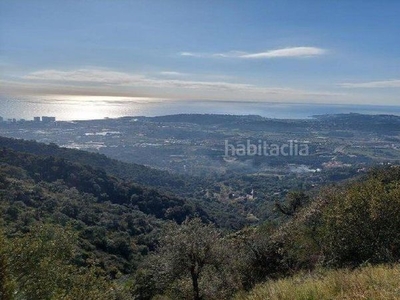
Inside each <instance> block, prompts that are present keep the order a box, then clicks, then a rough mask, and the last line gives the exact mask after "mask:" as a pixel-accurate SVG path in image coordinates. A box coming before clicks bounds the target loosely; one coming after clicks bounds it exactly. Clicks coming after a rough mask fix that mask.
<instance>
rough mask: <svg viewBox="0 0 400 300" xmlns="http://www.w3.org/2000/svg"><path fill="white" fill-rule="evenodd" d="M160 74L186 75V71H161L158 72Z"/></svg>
mask: <svg viewBox="0 0 400 300" xmlns="http://www.w3.org/2000/svg"><path fill="white" fill-rule="evenodd" d="M159 74H160V75H163V76H178V77H179V76H186V75H187V74H186V73H181V72H175V71H163V72H160V73H159Z"/></svg>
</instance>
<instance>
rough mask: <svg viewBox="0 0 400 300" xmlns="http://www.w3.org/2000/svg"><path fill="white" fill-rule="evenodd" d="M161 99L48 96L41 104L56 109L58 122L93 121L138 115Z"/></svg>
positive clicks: (42, 98)
mask: <svg viewBox="0 0 400 300" xmlns="http://www.w3.org/2000/svg"><path fill="white" fill-rule="evenodd" d="M160 100H161V99H157V98H148V97H120V96H86V95H84V96H80V95H79V96H78V95H48V96H43V97H41V101H42V103H43V102H44V103H46V105H48V106H49V107H51V106H56V107H57V119H59V120H93V119H103V118H106V117H110V118H115V117H120V116H121V115H140V113H141V109H142V108H143V106H145V105H146V104H150V103H157V102H159V101H160Z"/></svg>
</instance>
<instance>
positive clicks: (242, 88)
mask: <svg viewBox="0 0 400 300" xmlns="http://www.w3.org/2000/svg"><path fill="white" fill-rule="evenodd" d="M21 79H22V80H21V81H20V82H21V83H23V84H26V85H30V86H31V87H36V89H37V90H38V89H41V91H44V90H45V89H46V88H47V89H50V88H51V91H54V90H59V91H62V90H68V91H69V92H68V94H71V93H75V94H82V92H83V93H85V94H90V93H95V95H97V94H101V93H103V94H107V95H114V94H124V95H135V96H144V97H158V98H169V99H202V100H222V101H225V100H246V101H247V100H258V101H265V100H269V101H281V100H282V101H283V100H285V101H312V99H314V100H315V101H321V99H322V101H325V100H323V99H326V101H327V100H328V99H329V98H331V97H332V96H334V97H337V96H343V94H339V93H331V92H325V91H310V90H300V89H294V88H290V87H267V86H258V85H254V84H250V83H241V82H240V83H239V82H231V81H228V80H223V79H220V80H216V81H213V80H190V79H187V77H184V78H168V77H167V78H164V77H151V76H149V75H143V74H135V73H125V72H118V71H113V70H107V69H77V70H69V71H62V70H41V71H36V72H32V73H29V74H27V75H25V76H23V77H22V78H21ZM38 92H39V90H38Z"/></svg>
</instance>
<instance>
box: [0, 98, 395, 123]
mask: <svg viewBox="0 0 400 300" xmlns="http://www.w3.org/2000/svg"><path fill="white" fill-rule="evenodd" d="M342 113H360V114H390V115H397V116H400V105H399V106H394V105H392V106H387V105H363V104H360V105H354V104H334V103H331V104H315V103H301V104H299V103H282V102H260V101H217V100H216V101H211V100H169V99H154V98H144V97H109V96H106V97H104V96H31V97H11V96H7V97H3V96H2V97H0V117H3V119H4V120H7V119H13V118H15V119H17V120H20V119H25V120H32V119H33V117H36V116H54V117H56V119H57V120H62V121H73V120H95V119H104V118H119V117H125V116H147V117H153V116H162V115H172V114H231V115H259V116H262V117H267V118H276V119H306V118H311V117H312V116H314V115H325V114H342Z"/></svg>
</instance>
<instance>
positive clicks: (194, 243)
mask: <svg viewBox="0 0 400 300" xmlns="http://www.w3.org/2000/svg"><path fill="white" fill-rule="evenodd" d="M226 245H227V244H225V243H224V240H223V239H222V237H221V233H220V232H219V231H218V230H217V229H216V228H215V227H214V225H212V224H203V223H202V221H201V219H199V218H194V219H191V220H189V219H186V220H185V221H184V222H183V223H182V224H181V225H177V224H175V223H173V224H170V225H169V226H168V228H167V230H166V231H165V233H164V235H163V237H162V238H161V240H160V246H159V247H158V249H157V251H156V253H155V254H153V255H150V257H149V259H148V261H147V264H146V267H144V268H142V269H141V270H140V271H139V272H138V274H142V275H143V274H146V276H147V278H148V279H147V280H146V282H145V285H147V286H148V288H147V289H143V287H144V286H143V278H137V286H136V291H134V294H135V293H136V294H139V293H140V296H138V297H137V298H138V299H149V298H151V296H150V295H148V294H147V296H145V294H146V293H147V292H148V289H149V288H151V289H152V292H153V293H154V291H156V292H158V293H163V294H167V295H169V296H171V297H172V298H173V299H177V298H178V299H182V298H184V299H190V298H192V299H194V300H200V299H221V298H226V297H227V296H228V294H229V293H232V292H233V291H234V289H235V288H237V287H238V286H240V282H239V281H240V280H239V279H238V277H239V276H237V277H235V274H237V272H235V271H233V268H232V265H233V261H234V259H233V256H232V255H233V254H234V253H233V251H231V249H227V246H226ZM139 281H141V282H142V285H141V286H140V283H139ZM153 296H154V294H153Z"/></svg>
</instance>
